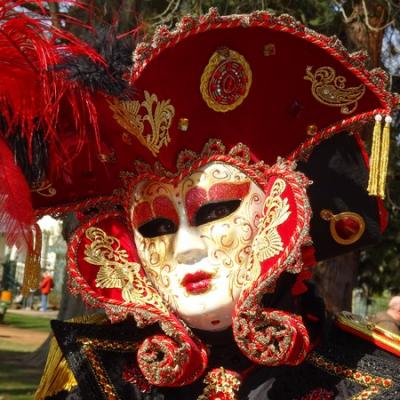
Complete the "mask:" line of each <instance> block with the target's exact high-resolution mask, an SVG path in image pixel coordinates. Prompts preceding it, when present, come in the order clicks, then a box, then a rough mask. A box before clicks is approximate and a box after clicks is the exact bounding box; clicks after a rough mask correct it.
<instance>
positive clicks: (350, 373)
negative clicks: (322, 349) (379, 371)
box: [307, 352, 393, 400]
mask: <svg viewBox="0 0 400 400" xmlns="http://www.w3.org/2000/svg"><path fill="white" fill-rule="evenodd" d="M307 361H308V362H310V363H311V364H313V365H315V366H316V367H318V368H321V369H323V370H325V371H327V372H328V373H329V374H331V375H334V376H338V377H340V378H347V379H351V380H353V381H355V382H357V383H358V384H359V385H362V386H364V387H366V388H365V389H364V390H362V391H361V392H359V393H357V394H356V395H354V396H353V397H352V400H363V399H366V400H368V399H372V398H374V397H375V396H376V395H377V394H378V393H380V392H381V391H382V390H384V389H387V388H389V387H391V386H392V385H393V381H392V380H391V379H389V378H385V377H381V376H377V375H372V374H367V373H365V372H362V371H357V370H355V369H351V368H347V367H346V366H343V365H340V364H337V363H334V362H332V361H330V360H328V359H327V358H325V357H323V356H321V355H319V354H318V353H316V352H312V353H310V354H309V356H308V357H307Z"/></svg>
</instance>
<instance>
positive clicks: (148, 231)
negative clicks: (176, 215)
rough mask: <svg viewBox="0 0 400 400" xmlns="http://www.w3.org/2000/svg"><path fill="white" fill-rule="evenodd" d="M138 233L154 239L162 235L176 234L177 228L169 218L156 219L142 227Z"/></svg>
mask: <svg viewBox="0 0 400 400" xmlns="http://www.w3.org/2000/svg"><path fill="white" fill-rule="evenodd" d="M138 231H139V232H140V234H141V235H142V236H143V237H146V238H154V237H157V236H162V235H170V234H171V233H176V231H177V226H176V225H175V223H174V222H173V221H171V220H170V219H167V218H155V219H152V220H151V221H148V222H146V223H144V224H143V225H141V226H140V227H139V228H138Z"/></svg>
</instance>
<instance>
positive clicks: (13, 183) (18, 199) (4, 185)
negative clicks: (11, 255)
mask: <svg viewBox="0 0 400 400" xmlns="http://www.w3.org/2000/svg"><path fill="white" fill-rule="evenodd" d="M0 166H1V168H0V232H2V233H5V234H6V240H7V242H8V243H9V244H10V245H12V244H15V245H17V246H18V247H19V248H22V247H25V248H28V249H30V248H31V245H32V239H31V238H32V236H31V226H32V225H33V224H34V223H35V216H34V212H33V209H32V201H31V191H30V189H29V186H28V183H27V182H26V180H25V178H24V176H23V174H22V172H21V170H20V169H19V167H18V166H17V165H16V164H15V162H14V157H13V154H12V152H11V150H10V149H9V147H8V146H7V144H6V142H5V141H4V140H3V139H2V138H1V137H0Z"/></svg>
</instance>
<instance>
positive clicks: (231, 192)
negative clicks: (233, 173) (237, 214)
mask: <svg viewBox="0 0 400 400" xmlns="http://www.w3.org/2000/svg"><path fill="white" fill-rule="evenodd" d="M249 190H250V182H243V183H230V182H227V183H215V184H214V185H212V186H211V187H210V188H209V189H208V192H207V191H206V190H205V189H203V188H193V189H191V190H189V191H188V193H187V194H186V198H185V207H186V211H187V214H188V218H189V221H190V224H191V225H193V224H194V219H195V215H196V213H197V211H198V210H199V208H200V207H202V206H203V205H204V204H207V203H217V202H221V201H228V200H239V199H240V200H241V199H243V198H244V197H245V196H246V195H247V194H248V193H249Z"/></svg>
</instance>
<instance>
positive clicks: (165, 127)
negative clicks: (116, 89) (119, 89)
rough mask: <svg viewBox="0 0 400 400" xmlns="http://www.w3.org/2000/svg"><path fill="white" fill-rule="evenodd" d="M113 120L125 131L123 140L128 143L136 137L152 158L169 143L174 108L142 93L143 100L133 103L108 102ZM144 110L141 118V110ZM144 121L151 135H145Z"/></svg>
mask: <svg viewBox="0 0 400 400" xmlns="http://www.w3.org/2000/svg"><path fill="white" fill-rule="evenodd" d="M108 104H109V107H110V109H111V110H112V112H113V117H114V119H115V120H116V121H117V122H118V124H119V125H121V126H122V128H124V129H125V130H126V133H125V138H126V139H127V140H126V141H128V142H129V139H130V136H134V137H136V138H137V139H138V140H139V142H140V143H141V144H142V145H143V146H145V147H147V148H148V149H149V150H150V151H151V153H152V154H153V156H154V157H156V156H157V154H158V153H159V152H160V149H161V147H162V146H167V145H168V143H169V142H170V141H171V138H170V136H169V128H170V126H171V123H172V119H173V117H174V115H175V108H174V106H173V105H172V104H170V100H161V101H158V98H157V96H156V95H155V94H150V93H149V92H147V91H146V90H145V91H144V100H143V101H142V102H140V101H138V100H134V101H120V100H114V101H111V100H109V101H108ZM142 107H143V108H144V109H145V110H146V114H145V115H144V116H142V115H141V114H140V113H139V111H140V109H141V108H142ZM145 121H147V122H148V123H149V125H150V127H151V133H149V134H145V133H144V130H145V124H144V123H145Z"/></svg>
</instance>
